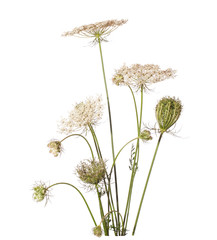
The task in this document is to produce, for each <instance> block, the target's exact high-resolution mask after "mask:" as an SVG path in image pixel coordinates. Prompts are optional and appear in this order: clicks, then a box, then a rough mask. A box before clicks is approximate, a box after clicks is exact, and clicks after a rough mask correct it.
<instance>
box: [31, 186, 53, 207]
mask: <svg viewBox="0 0 217 240" xmlns="http://www.w3.org/2000/svg"><path fill="white" fill-rule="evenodd" d="M33 191H34V192H33V196H32V197H33V199H34V200H35V201H36V202H41V201H43V200H44V199H46V202H47V201H48V197H49V191H48V188H47V187H46V185H45V183H42V182H40V183H36V184H35V185H34V186H33Z"/></svg>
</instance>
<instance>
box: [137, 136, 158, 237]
mask: <svg viewBox="0 0 217 240" xmlns="http://www.w3.org/2000/svg"><path fill="white" fill-rule="evenodd" d="M162 136H163V133H161V134H160V136H159V139H158V142H157V146H156V149H155V152H154V156H153V159H152V163H151V167H150V169H149V173H148V177H147V180H146V183H145V187H144V190H143V193H142V198H141V201H140V204H139V209H138V213H137V216H136V221H135V224H134V228H133V232H132V235H134V234H135V231H136V226H137V222H138V219H139V214H140V211H141V207H142V203H143V199H144V196H145V192H146V189H147V186H148V181H149V178H150V175H151V171H152V168H153V165H154V160H155V158H156V155H157V151H158V148H159V145H160V141H161V138H162Z"/></svg>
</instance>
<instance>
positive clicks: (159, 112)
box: [155, 97, 182, 133]
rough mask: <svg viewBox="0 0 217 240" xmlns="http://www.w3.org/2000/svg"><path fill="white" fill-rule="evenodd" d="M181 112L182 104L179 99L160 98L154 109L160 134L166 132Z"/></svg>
mask: <svg viewBox="0 0 217 240" xmlns="http://www.w3.org/2000/svg"><path fill="white" fill-rule="evenodd" d="M181 111H182V104H181V101H180V100H179V99H175V98H171V97H164V98H162V99H161V100H160V101H159V102H158V104H157V106H156V109H155V115H156V118H157V122H158V125H159V127H160V132H161V133H163V132H166V131H167V130H168V129H169V128H170V127H171V126H173V125H174V124H175V123H176V121H177V120H178V119H179V117H180V114H181Z"/></svg>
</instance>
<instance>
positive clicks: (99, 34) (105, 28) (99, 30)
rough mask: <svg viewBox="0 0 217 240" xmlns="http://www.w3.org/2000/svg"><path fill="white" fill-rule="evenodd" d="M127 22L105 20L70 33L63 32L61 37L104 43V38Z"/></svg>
mask: <svg viewBox="0 0 217 240" xmlns="http://www.w3.org/2000/svg"><path fill="white" fill-rule="evenodd" d="M126 22H127V20H124V19H122V20H107V21H102V22H97V23H94V24H89V25H83V26H81V27H76V28H74V29H73V30H72V31H69V32H65V33H63V34H62V36H64V37H67V36H76V37H84V38H93V42H98V41H99V40H100V41H106V37H107V36H108V35H109V34H110V33H111V32H113V31H114V30H115V29H116V28H118V27H119V26H121V25H123V24H125V23H126Z"/></svg>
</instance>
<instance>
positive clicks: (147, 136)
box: [139, 130, 152, 142]
mask: <svg viewBox="0 0 217 240" xmlns="http://www.w3.org/2000/svg"><path fill="white" fill-rule="evenodd" d="M139 138H140V139H142V140H143V141H145V142H146V141H149V140H152V136H151V132H150V131H148V130H143V131H142V132H141V133H140V136H139Z"/></svg>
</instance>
